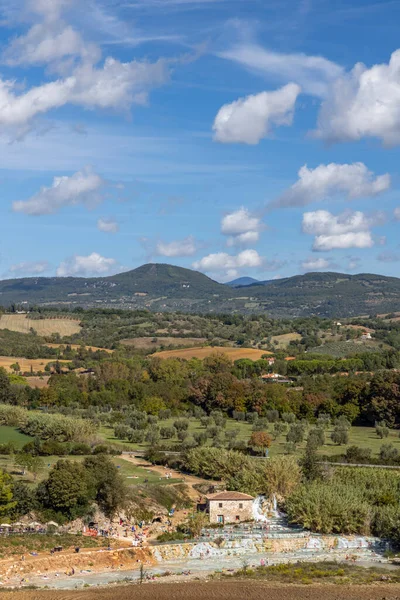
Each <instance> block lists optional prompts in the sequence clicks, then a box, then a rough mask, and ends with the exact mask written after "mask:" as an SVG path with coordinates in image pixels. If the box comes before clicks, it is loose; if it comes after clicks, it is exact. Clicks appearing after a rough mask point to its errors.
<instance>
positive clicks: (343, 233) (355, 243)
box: [303, 210, 374, 251]
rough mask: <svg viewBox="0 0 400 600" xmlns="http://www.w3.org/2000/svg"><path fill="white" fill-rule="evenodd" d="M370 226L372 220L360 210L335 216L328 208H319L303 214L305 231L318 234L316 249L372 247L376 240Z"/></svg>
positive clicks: (314, 244)
mask: <svg viewBox="0 0 400 600" xmlns="http://www.w3.org/2000/svg"><path fill="white" fill-rule="evenodd" d="M370 226H371V220H370V219H368V218H367V217H366V216H365V215H364V213H362V212H360V211H357V212H344V213H342V214H340V215H337V216H335V215H333V214H332V213H330V212H328V211H326V210H317V211H315V212H309V213H304V215H303V232H304V233H307V234H309V235H315V236H316V237H315V239H314V243H313V250H315V251H329V250H333V249H343V248H371V247H372V246H373V245H374V241H373V239H372V234H371V231H370Z"/></svg>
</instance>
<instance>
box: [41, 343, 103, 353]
mask: <svg viewBox="0 0 400 600" xmlns="http://www.w3.org/2000/svg"><path fill="white" fill-rule="evenodd" d="M44 345H45V346H47V347H48V348H65V347H66V346H67V345H68V346H69V347H70V348H71V349H72V350H80V348H82V345H81V344H44ZM83 348H85V350H91V351H92V352H97V350H102V351H103V352H108V353H109V354H112V353H113V352H114V350H109V349H108V348H98V347H97V346H83Z"/></svg>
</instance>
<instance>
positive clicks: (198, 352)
mask: <svg viewBox="0 0 400 600" xmlns="http://www.w3.org/2000/svg"><path fill="white" fill-rule="evenodd" d="M216 352H222V353H223V354H226V356H228V357H229V358H230V359H231V360H239V359H240V358H249V359H250V360H259V359H260V358H261V357H262V356H263V355H264V354H272V352H267V351H266V350H255V349H253V348H225V347H223V346H214V347H207V348H184V349H183V350H164V351H163V352H156V353H155V354H153V356H158V357H159V358H186V360H190V359H191V358H200V359H203V358H207V356H211V355H212V354H215V353H216Z"/></svg>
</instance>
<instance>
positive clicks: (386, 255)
mask: <svg viewBox="0 0 400 600" xmlns="http://www.w3.org/2000/svg"><path fill="white" fill-rule="evenodd" d="M377 260H379V261H380V262H384V263H394V262H399V261H400V254H398V253H397V254H396V253H395V252H391V251H388V252H381V253H380V254H378V256H377Z"/></svg>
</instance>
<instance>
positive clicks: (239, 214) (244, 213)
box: [221, 206, 263, 246]
mask: <svg viewBox="0 0 400 600" xmlns="http://www.w3.org/2000/svg"><path fill="white" fill-rule="evenodd" d="M262 228H263V225H262V222H261V219H260V218H259V217H257V216H256V215H253V214H252V213H251V212H250V211H249V210H248V209H247V208H245V207H244V206H242V207H241V208H239V209H238V210H235V211H233V212H231V213H229V214H227V215H225V216H224V217H223V219H222V222H221V232H222V233H223V235H226V236H228V240H227V245H228V246H249V245H252V244H255V243H256V242H258V240H259V237H260V232H261V230H262Z"/></svg>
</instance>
